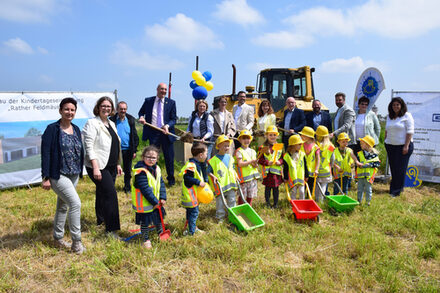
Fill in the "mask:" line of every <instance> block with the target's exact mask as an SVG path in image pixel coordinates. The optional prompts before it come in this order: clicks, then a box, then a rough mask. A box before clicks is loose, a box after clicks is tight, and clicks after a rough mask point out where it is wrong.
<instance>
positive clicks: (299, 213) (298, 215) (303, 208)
mask: <svg viewBox="0 0 440 293" xmlns="http://www.w3.org/2000/svg"><path fill="white" fill-rule="evenodd" d="M285 184H286V185H285V186H286V193H287V199H288V200H289V202H290V205H291V206H292V211H293V218H294V219H295V221H303V220H312V221H315V222H319V214H322V210H321V208H320V207H319V206H318V204H317V203H316V202H315V201H314V200H313V199H312V196H311V195H310V189H309V186H308V185H307V183H306V184H305V186H306V189H307V195H308V197H309V199H291V197H290V193H289V186H288V185H287V182H286V183H285Z"/></svg>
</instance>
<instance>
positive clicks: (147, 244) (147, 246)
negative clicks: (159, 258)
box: [142, 240, 153, 249]
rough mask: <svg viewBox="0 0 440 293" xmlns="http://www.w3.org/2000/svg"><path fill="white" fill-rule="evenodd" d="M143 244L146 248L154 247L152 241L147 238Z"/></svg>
mask: <svg viewBox="0 0 440 293" xmlns="http://www.w3.org/2000/svg"><path fill="white" fill-rule="evenodd" d="M142 246H143V247H144V248H146V249H151V248H153V246H152V245H151V241H150V240H147V241H145V242H144V243H142Z"/></svg>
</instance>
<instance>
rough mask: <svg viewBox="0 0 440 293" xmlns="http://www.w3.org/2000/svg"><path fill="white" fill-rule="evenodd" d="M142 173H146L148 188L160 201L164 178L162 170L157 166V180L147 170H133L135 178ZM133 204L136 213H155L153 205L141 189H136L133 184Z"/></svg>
mask: <svg viewBox="0 0 440 293" xmlns="http://www.w3.org/2000/svg"><path fill="white" fill-rule="evenodd" d="M141 172H145V174H146V175H147V179H148V186H149V187H150V188H151V190H152V191H153V194H154V196H155V197H156V198H157V199H158V200H159V193H160V179H161V177H162V175H161V173H160V168H159V167H158V166H156V178H154V176H153V175H152V174H151V173H150V172H149V171H148V170H147V169H145V168H137V169H133V178H134V177H135V176H136V175H137V174H139V173H141ZM131 202H132V207H133V209H134V210H135V211H136V213H151V212H152V211H153V208H154V207H153V205H152V204H151V203H150V202H149V201H148V200H147V199H146V198H145V196H143V195H142V192H141V191H140V189H138V188H135V187H134V184H132V187H131Z"/></svg>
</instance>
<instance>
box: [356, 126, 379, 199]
mask: <svg viewBox="0 0 440 293" xmlns="http://www.w3.org/2000/svg"><path fill="white" fill-rule="evenodd" d="M360 142H361V149H362V150H361V151H359V152H358V153H357V155H358V158H359V162H360V164H359V167H358V168H356V178H358V193H357V197H358V202H359V203H362V197H363V194H364V193H365V201H366V203H367V205H368V206H369V205H370V201H371V194H372V184H373V181H374V176H375V175H376V172H377V168H378V167H379V166H380V160H379V156H378V152H377V150H376V149H375V148H374V143H375V141H374V138H372V137H371V136H369V135H366V136H365V137H363V138H360Z"/></svg>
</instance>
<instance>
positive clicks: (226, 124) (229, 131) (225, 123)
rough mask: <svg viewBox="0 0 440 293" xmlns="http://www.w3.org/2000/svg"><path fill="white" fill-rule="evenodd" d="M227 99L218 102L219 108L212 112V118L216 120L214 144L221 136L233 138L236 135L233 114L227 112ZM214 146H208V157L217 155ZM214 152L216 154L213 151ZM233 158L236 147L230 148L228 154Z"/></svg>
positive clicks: (223, 98) (222, 98)
mask: <svg viewBox="0 0 440 293" xmlns="http://www.w3.org/2000/svg"><path fill="white" fill-rule="evenodd" d="M226 104H227V101H226V98H225V97H221V98H220V99H219V101H218V105H219V106H218V108H216V109H214V110H213V111H212V112H211V116H212V118H214V135H213V136H212V140H211V141H213V142H215V140H216V139H217V137H219V136H220V135H222V134H224V135H226V136H227V137H229V138H231V139H232V138H233V137H234V136H235V133H236V129H235V121H234V116H232V113H231V112H229V111H228V110H226ZM213 146H214V144H210V145H208V157H212V156H213V155H215V154H216V152H217V150H216V149H215V148H214V147H213ZM213 150H214V153H212V151H213ZM228 153H229V154H230V155H231V156H233V155H234V147H232V146H231V147H230V148H229V152H228Z"/></svg>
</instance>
